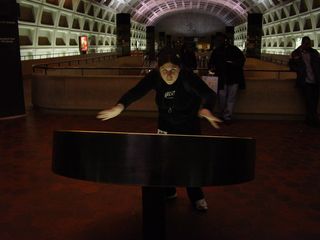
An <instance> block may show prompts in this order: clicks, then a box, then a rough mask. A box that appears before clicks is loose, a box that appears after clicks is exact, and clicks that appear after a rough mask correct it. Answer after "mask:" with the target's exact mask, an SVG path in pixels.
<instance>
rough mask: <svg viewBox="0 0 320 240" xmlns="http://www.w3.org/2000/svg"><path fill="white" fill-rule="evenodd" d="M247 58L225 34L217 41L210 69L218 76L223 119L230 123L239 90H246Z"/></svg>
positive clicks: (219, 35) (210, 60) (218, 37)
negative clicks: (245, 72) (244, 67)
mask: <svg viewBox="0 0 320 240" xmlns="http://www.w3.org/2000/svg"><path fill="white" fill-rule="evenodd" d="M244 63H245V56H244V54H243V53H242V51H241V50H240V49H239V48H237V47H236V46H233V45H231V44H230V43H229V42H228V41H227V38H226V35H224V34H218V35H217V36H216V39H215V49H214V50H213V51H212V53H211V57H210V59H209V63H208V68H209V70H210V71H213V72H215V75H217V76H218V97H219V108H220V109H219V110H220V113H221V118H222V119H223V120H224V121H225V122H226V123H230V122H231V120H232V114H233V109H234V105H235V103H236V96H237V92H238V89H245V79H244V73H243V66H244Z"/></svg>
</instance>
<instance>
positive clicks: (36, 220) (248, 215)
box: [0, 110, 320, 240]
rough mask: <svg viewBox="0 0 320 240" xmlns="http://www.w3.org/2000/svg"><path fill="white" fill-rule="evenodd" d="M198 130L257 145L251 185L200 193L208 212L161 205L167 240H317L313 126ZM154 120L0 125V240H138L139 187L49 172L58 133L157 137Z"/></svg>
mask: <svg viewBox="0 0 320 240" xmlns="http://www.w3.org/2000/svg"><path fill="white" fill-rule="evenodd" d="M202 125H203V133H204V134H210V135H232V136H250V137H254V138H256V140H257V160H256V179H255V180H254V181H252V182H249V183H245V184H239V185H233V186H223V187H206V188H204V191H205V194H206V198H207V200H208V203H209V211H208V212H207V213H205V214H198V213H196V212H193V211H192V209H191V207H190V204H189V201H188V199H187V197H186V192H185V190H184V189H183V188H179V189H178V195H179V196H178V198H177V199H176V200H174V201H170V202H168V205H167V239H169V240H171V239H172V240H173V239H175V240H176V239H194V240H196V239H197V240H198V239H201V240H212V239H216V240H242V239H243V240H250V239H252V240H280V239H281V240H318V239H320V174H319V172H320V129H314V128H310V127H308V126H305V125H304V123H303V122H299V121H257V120H256V121H254V120H239V121H237V122H235V123H234V124H232V125H222V126H221V129H220V130H215V129H212V128H211V127H210V126H209V124H208V123H207V122H205V121H203V122H202ZM155 128H156V120H155V119H154V118H146V117H134V116H125V115H123V116H120V117H119V118H117V119H112V120H110V121H108V122H100V121H98V120H96V119H95V117H94V116H93V115H78V116H76V115H63V114H55V115H53V114H42V113H39V112H34V111H32V110H28V114H27V117H26V118H20V119H13V120H6V121H0V239H1V240H9V239H10V240H17V239H19V240H29V239H41V240H43V239H48V240H49V239H50V240H53V239H55V240H102V239H108V240H109V239H110V240H120V239H121V240H122V239H123V240H131V239H141V230H142V229H141V228H142V225H141V220H142V215H141V193H140V187H139V186H123V185H122V186H121V185H112V184H97V183H92V182H84V181H78V180H74V179H68V178H64V177H60V176H57V175H55V174H53V173H52V172H51V151H52V146H51V145H52V133H53V131H54V130H56V129H85V130H108V131H109V130H110V131H111V130H112V131H132V132H154V130H155Z"/></svg>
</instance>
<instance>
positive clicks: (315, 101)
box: [289, 36, 320, 127]
mask: <svg viewBox="0 0 320 240" xmlns="http://www.w3.org/2000/svg"><path fill="white" fill-rule="evenodd" d="M289 67H290V69H291V70H292V71H295V72H296V73H297V79H296V86H297V87H298V88H299V89H301V93H302V95H303V97H304V99H305V102H306V123H307V124H308V125H310V126H313V127H319V126H320V121H319V116H318V112H317V111H318V105H319V85H320V56H319V52H318V51H317V50H315V49H313V48H312V47H311V40H310V38H309V37H307V36H305V37H303V38H302V42H301V45H300V46H299V47H298V48H297V49H296V50H294V51H293V52H292V53H291V59H290V60H289Z"/></svg>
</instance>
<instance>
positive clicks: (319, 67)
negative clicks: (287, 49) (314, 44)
mask: <svg viewBox="0 0 320 240" xmlns="http://www.w3.org/2000/svg"><path fill="white" fill-rule="evenodd" d="M308 51H309V53H310V63H311V68H312V71H313V74H314V76H315V80H316V83H318V84H319V83H320V56H319V53H318V51H317V50H315V49H313V48H310V49H309V50H308ZM289 68H290V70H291V71H294V72H296V73H297V79H296V86H297V87H303V86H304V85H305V83H306V77H307V71H306V64H305V63H304V61H303V57H302V49H301V47H298V48H297V49H296V50H294V51H293V52H292V53H291V58H290V60H289Z"/></svg>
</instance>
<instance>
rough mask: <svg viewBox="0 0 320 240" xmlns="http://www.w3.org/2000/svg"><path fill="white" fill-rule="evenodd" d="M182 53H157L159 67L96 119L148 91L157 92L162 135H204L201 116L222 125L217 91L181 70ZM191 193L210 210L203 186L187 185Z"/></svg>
mask: <svg viewBox="0 0 320 240" xmlns="http://www.w3.org/2000/svg"><path fill="white" fill-rule="evenodd" d="M180 64H181V58H180V56H179V53H178V52H177V51H176V50H174V49H171V48H167V49H164V50H162V51H161V52H160V53H159V56H158V66H159V68H158V69H154V70H152V71H151V72H149V73H148V74H147V75H146V76H145V77H144V78H143V79H141V80H140V81H139V82H138V83H137V85H136V86H134V87H133V88H131V89H130V90H129V91H128V92H127V93H125V94H124V95H123V96H122V97H121V98H120V99H119V101H118V103H117V105H116V106H114V107H112V108H110V109H107V110H103V111H101V112H99V113H98V115H97V118H98V119H101V120H108V119H110V118H113V117H116V116H118V115H119V114H120V113H121V112H122V111H123V110H124V109H125V108H127V107H128V106H129V105H130V104H131V103H133V102H134V101H136V100H138V99H140V98H142V97H143V96H145V95H146V94H147V93H148V92H149V91H151V90H154V91H155V92H156V98H155V101H156V104H157V107H158V133H159V134H188V135H190V134H191V135H199V134H201V129H200V119H199V117H204V118H205V119H207V120H208V121H209V122H210V123H211V124H212V125H213V126H214V127H215V128H219V126H218V122H221V121H220V120H219V119H218V118H216V117H215V116H213V115H212V113H211V111H212V109H213V108H214V103H215V99H216V94H215V92H214V91H212V90H211V89H210V88H209V87H208V86H207V85H206V83H205V82H203V81H202V80H201V79H200V78H199V77H198V75H196V74H194V73H193V72H192V71H189V70H185V69H181V68H180ZM166 191H167V193H168V194H167V195H168V196H167V197H168V198H175V197H176V189H175V188H174V187H170V188H166ZM187 193H188V196H189V198H190V200H191V202H192V204H193V206H194V207H195V209H197V210H200V211H205V210H207V209H208V206H207V202H206V200H205V198H204V194H203V192H202V189H201V188H199V187H187Z"/></svg>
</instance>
